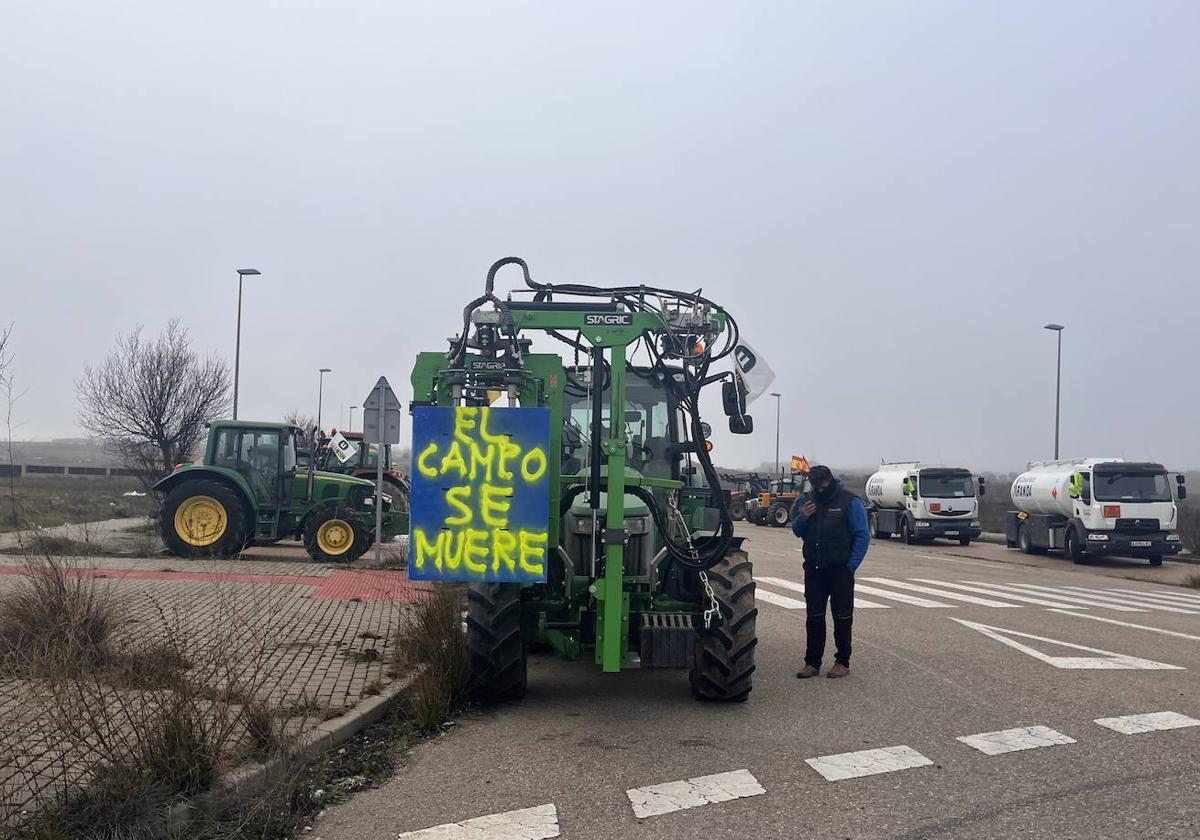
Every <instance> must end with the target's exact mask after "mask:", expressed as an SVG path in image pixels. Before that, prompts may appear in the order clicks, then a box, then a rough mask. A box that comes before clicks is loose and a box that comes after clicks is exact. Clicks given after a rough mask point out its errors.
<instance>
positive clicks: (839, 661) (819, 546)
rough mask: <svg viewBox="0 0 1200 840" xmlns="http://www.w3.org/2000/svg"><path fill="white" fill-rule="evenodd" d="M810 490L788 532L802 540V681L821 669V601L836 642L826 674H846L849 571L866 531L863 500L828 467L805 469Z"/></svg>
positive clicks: (863, 547) (866, 540)
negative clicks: (828, 610)
mask: <svg viewBox="0 0 1200 840" xmlns="http://www.w3.org/2000/svg"><path fill="white" fill-rule="evenodd" d="M808 481H809V486H810V488H811V493H810V495H808V496H806V497H805V498H804V499H803V500H802V504H801V506H800V511H799V514H798V515H797V516H796V518H795V520H794V521H793V522H792V531H793V532H794V533H795V534H796V536H797V537H800V538H801V539H802V540H804V604H805V607H806V609H807V612H808V620H807V621H806V622H805V625H806V628H807V630H808V647H807V650H806V651H805V653H804V668H803V669H802V670H801V671H800V672H799V673H798V674H796V676H797V677H799V678H800V679H802V680H805V679H808V678H809V677H815V676H816V675H817V674H819V673H821V657H822V656H824V655H825V602H826V601H828V602H829V603H830V607H831V609H832V612H833V641H834V644H835V645H836V647H837V652H836V654H835V656H834V663H833V667H832V668H830V669H829V673H828V674H826V676H828V677H835V678H836V677H844V676H846V675H847V674H849V673H850V625H851V623H852V621H853V618H854V570H855V569H857V568H858V564H859V563H861V562H862V561H863V558H864V557H866V555H867V547H868V546H869V545H870V544H871V532H870V531H868V530H867V509H866V507H865V506H864V505H863V503H862V500H861V499H859V498H858V496H855V495H854V494H853V493H851V492H849V491H848V490H846V489H844V488H843V487H842V485H841V482H839V481H838V480H837V479H836V478H834V477H833V473H832V472H831V471H830V469H829V467H825V466H820V465H818V466H815V467H813V468H812V469H811V470H809V473H808Z"/></svg>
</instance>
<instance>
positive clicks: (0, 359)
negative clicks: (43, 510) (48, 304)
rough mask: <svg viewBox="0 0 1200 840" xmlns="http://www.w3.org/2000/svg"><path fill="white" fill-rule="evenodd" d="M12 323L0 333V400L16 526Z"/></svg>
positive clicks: (15, 525)
mask: <svg viewBox="0 0 1200 840" xmlns="http://www.w3.org/2000/svg"><path fill="white" fill-rule="evenodd" d="M12 330H13V327H12V324H9V325H8V326H7V327H6V328H5V330H4V332H2V333H0V401H3V403H4V432H5V435H4V440H5V446H6V448H7V450H8V501H9V504H10V505H11V506H12V525H13V527H14V528H16V527H17V524H18V522H17V520H18V519H19V515H18V511H17V468H16V464H15V462H14V460H13V439H12V436H13V406H14V405H16V403H17V400H19V399H20V398H21V394H19V393H17V391H16V382H15V380H14V377H13V371H12V362H13V357H12V351H11V350H10V349H9V341H10V340H11V338H12Z"/></svg>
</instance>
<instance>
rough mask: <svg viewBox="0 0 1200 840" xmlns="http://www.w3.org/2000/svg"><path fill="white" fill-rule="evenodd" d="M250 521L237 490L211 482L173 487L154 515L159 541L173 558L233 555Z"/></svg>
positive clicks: (244, 540) (242, 542)
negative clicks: (160, 534) (160, 535)
mask: <svg viewBox="0 0 1200 840" xmlns="http://www.w3.org/2000/svg"><path fill="white" fill-rule="evenodd" d="M250 521H251V519H250V514H249V512H248V511H247V510H246V505H245V502H243V501H242V498H241V496H240V495H238V493H237V491H236V490H234V489H233V488H231V487H230V486H229V485H227V484H223V483H221V482H220V481H213V480H211V479H194V480H192V481H183V482H180V483H179V484H176V485H175V486H174V487H172V488H171V490H170V491H169V492H168V493H167V497H166V498H165V499H164V500H163V506H162V510H161V511H160V512H159V515H158V525H159V530H160V531H161V533H162V538H163V542H164V543H165V544H166V546H167V550H168V551H170V552H171V553H172V554H174V555H176V556H177V557H212V556H225V555H230V554H237V553H238V552H239V551H241V550H242V549H243V548H244V547H245V546H246V543H247V542H248V541H249V539H250V529H251V524H250Z"/></svg>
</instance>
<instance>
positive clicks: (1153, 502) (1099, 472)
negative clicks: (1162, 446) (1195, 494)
mask: <svg viewBox="0 0 1200 840" xmlns="http://www.w3.org/2000/svg"><path fill="white" fill-rule="evenodd" d="M1175 481H1176V483H1177V484H1178V485H1179V488H1178V490H1177V491H1176V494H1177V495H1178V497H1179V498H1180V499H1183V498H1185V497H1186V496H1187V488H1186V487H1185V486H1184V478H1183V476H1182V475H1177V476H1175ZM1012 500H1013V505H1014V506H1015V507H1016V508H1017V509H1016V510H1013V511H1009V514H1008V518H1007V520H1006V521H1005V528H1004V530H1005V534H1004V536H1005V540H1006V542H1007V543H1008V547H1009V548H1020V549H1021V550H1022V551H1024V552H1025V553H1026V554H1041V553H1042V552H1044V551H1046V550H1047V549H1051V548H1055V549H1061V550H1062V551H1063V553H1064V554H1065V555H1066V556H1067V557H1070V558H1071V559H1072V560H1073V561H1075V562H1076V563H1082V562H1084V560H1085V558H1086V557H1087V556H1088V555H1101V554H1121V555H1126V556H1132V557H1145V558H1147V559H1149V561H1150V565H1151V566H1158V565H1160V564H1161V563H1162V559H1163V555H1166V554H1178V553H1179V551H1180V548H1181V545H1180V542H1179V534H1177V533H1176V530H1175V529H1176V528H1177V527H1178V510H1177V509H1176V507H1175V498H1174V497H1173V496H1172V493H1171V480H1170V477H1169V476H1168V475H1167V470H1166V468H1165V467H1164V466H1163V465H1162V464H1153V463H1145V462H1131V461H1125V460H1122V459H1120V458H1086V459H1084V460H1064V461H1035V462H1033V463H1031V464H1030V465H1029V469H1028V470H1026V471H1025V472H1023V473H1021V474H1020V475H1019V476H1017V479H1016V481H1014V482H1013V485H1012Z"/></svg>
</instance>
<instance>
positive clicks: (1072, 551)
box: [1063, 528, 1084, 564]
mask: <svg viewBox="0 0 1200 840" xmlns="http://www.w3.org/2000/svg"><path fill="white" fill-rule="evenodd" d="M1063 554H1065V555H1067V556H1068V557H1070V558H1071V562H1072V563H1076V564H1082V563H1083V562H1084V556H1083V546H1082V545H1080V543H1079V535H1078V534H1077V533H1075V529H1074V528H1068V529H1067V544H1066V546H1065V547H1064V548H1063Z"/></svg>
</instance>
